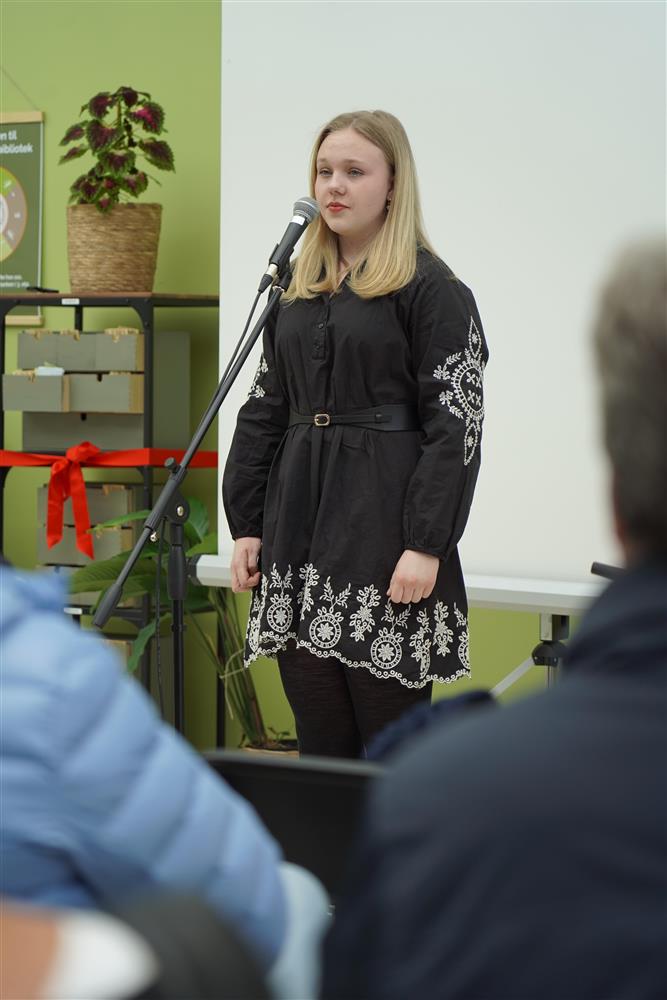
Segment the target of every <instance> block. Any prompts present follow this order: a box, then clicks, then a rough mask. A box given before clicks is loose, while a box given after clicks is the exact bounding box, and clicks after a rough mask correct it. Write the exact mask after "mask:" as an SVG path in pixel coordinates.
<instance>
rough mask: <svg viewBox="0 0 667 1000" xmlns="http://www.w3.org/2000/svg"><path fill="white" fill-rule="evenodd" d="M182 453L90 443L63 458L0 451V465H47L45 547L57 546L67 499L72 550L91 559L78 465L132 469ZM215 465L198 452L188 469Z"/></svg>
mask: <svg viewBox="0 0 667 1000" xmlns="http://www.w3.org/2000/svg"><path fill="white" fill-rule="evenodd" d="M184 454H185V452H184V451H170V450H169V449H168V448H133V449H129V450H127V451H106V452H105V451H100V449H99V448H98V447H97V446H96V445H94V444H91V443H90V441H82V442H81V444H77V445H75V446H74V447H73V448H68V449H67V451H66V452H65V454H64V455H48V454H39V453H36V452H34V453H33V452H25V451H7V450H5V449H0V466H10V467H13V466H24V467H25V466H35V465H50V466H51V479H50V480H49V493H48V504H47V518H46V541H47V545H48V547H49V548H52V547H53V546H54V545H57V544H58V542H59V541H60V540H61V538H62V537H63V507H64V504H65V500H67V498H68V497H70V496H71V498H72V511H73V513H74V525H75V528H76V547H77V549H78V550H79V551H80V552H83V553H84V555H87V556H90V558H91V559H93V558H94V555H93V537H92V535H91V534H90V530H89V529H90V515H89V513H88V502H87V500H86V484H85V481H84V478H83V472H82V471H81V466H83V465H87V466H97V467H98V468H99V467H104V466H107V467H112V468H114V467H115V468H122V467H136V466H138V465H164V463H165V462H166V460H167V459H168V458H169V457H173V458H174V459H176V461H177V462H180V460H181V459H182V458H183V455H184ZM217 464H218V456H217V453H216V452H215V451H199V452H197V454H196V455H195V456H194V457H193V459H192V461H191V462H190V467H191V468H200V469H202V468H209V469H210V468H214V467H215V466H216V465H217Z"/></svg>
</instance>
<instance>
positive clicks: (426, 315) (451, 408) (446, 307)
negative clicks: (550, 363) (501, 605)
mask: <svg viewBox="0 0 667 1000" xmlns="http://www.w3.org/2000/svg"><path fill="white" fill-rule="evenodd" d="M407 327H408V333H409V336H410V339H411V349H412V358H413V366H414V374H415V378H416V380H417V387H418V389H417V391H418V409H419V416H420V420H421V424H422V429H423V434H424V436H423V440H422V452H421V456H420V459H419V461H418V463H417V466H416V469H415V471H414V474H413V476H412V478H411V480H410V482H409V484H408V489H407V492H406V498H405V505H404V511H403V532H404V541H405V547H406V548H409V549H416V550H417V551H420V552H428V553H430V554H431V555H435V556H438V557H439V558H440V559H446V558H447V557H448V556H449V555H450V553H451V552H452V551H453V549H454V548H455V546H456V545H457V543H458V541H459V540H460V538H461V535H462V534H463V529H464V528H465V524H466V521H467V518H468V514H469V512H470V507H471V504H472V498H473V493H474V489H475V483H476V480H477V474H478V471H479V464H480V447H481V436H482V420H483V416H484V405H483V394H482V378H483V373H484V367H485V365H486V361H487V358H488V351H487V348H486V343H485V340H484V333H483V330H482V324H481V321H480V318H479V314H478V312H477V307H476V305H475V300H474V298H473V295H472V293H471V291H470V290H469V289H468V288H466V286H465V285H464V284H462V282H460V281H459V280H458V279H457V278H456V277H455V276H454V275H453V274H452V273H451V272H450V271H448V269H447V268H446V267H445V265H443V264H442V263H441V262H440V261H438V260H436V259H435V258H430V259H429V260H428V261H425V262H424V261H422V264H421V267H420V273H419V275H418V277H417V279H416V283H415V291H414V295H413V297H412V300H411V302H410V303H409V308H408V315H407Z"/></svg>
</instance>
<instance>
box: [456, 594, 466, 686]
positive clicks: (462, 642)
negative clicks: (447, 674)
mask: <svg viewBox="0 0 667 1000" xmlns="http://www.w3.org/2000/svg"><path fill="white" fill-rule="evenodd" d="M454 614H455V615H456V621H457V622H458V625H459V627H460V629H461V631H460V633H459V660H460V661H461V664H462V665H463V669H464V670H468V671H469V670H470V654H469V650H468V621H467V619H466V616H465V615H464V614H463V612H462V611H459V609H458V608H457V607H456V605H454Z"/></svg>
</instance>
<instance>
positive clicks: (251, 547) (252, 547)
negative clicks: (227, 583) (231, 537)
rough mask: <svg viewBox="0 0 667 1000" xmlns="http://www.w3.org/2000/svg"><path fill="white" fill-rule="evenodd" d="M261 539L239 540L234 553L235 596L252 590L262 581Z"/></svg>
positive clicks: (232, 567)
mask: <svg viewBox="0 0 667 1000" xmlns="http://www.w3.org/2000/svg"><path fill="white" fill-rule="evenodd" d="M261 547H262V539H261V538H237V539H236V541H235V542H234V552H233V553H232V565H231V570H232V590H233V591H234V593H235V594H239V593H241V591H242V590H252V588H253V587H256V586H257V584H258V583H259V581H260V578H261V575H262V574H261V573H260V572H259V562H258V557H259V550H260V549H261Z"/></svg>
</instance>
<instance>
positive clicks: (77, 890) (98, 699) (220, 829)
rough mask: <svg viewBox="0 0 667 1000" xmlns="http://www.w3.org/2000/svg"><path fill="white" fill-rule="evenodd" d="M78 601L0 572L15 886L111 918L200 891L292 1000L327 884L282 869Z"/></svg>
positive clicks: (8, 856)
mask: <svg viewBox="0 0 667 1000" xmlns="http://www.w3.org/2000/svg"><path fill="white" fill-rule="evenodd" d="M65 599H66V594H65V591H64V589H63V583H62V581H60V580H59V579H58V578H57V577H52V576H50V575H46V574H43V575H40V574H34V573H30V574H28V573H23V572H18V571H15V570H13V569H12V568H10V567H9V566H8V565H7V564H2V565H0V648H1V649H2V658H1V665H0V782H1V789H2V803H1V806H2V808H1V810H0V838H1V840H2V853H3V863H2V872H1V878H2V881H1V884H0V891H1V892H2V894H3V896H5V897H10V898H13V899H15V900H23V901H26V902H31V903H39V904H42V905H47V906H54V907H84V908H100V909H109V908H112V907H114V906H118V905H119V904H120V903H122V902H125V901H128V900H129V899H131V898H132V897H137V896H143V895H146V894H147V893H153V892H156V891H158V890H161V889H162V890H173V891H177V890H178V891H189V892H191V893H196V894H198V895H200V896H201V897H202V899H204V900H205V901H206V902H207V903H208V904H209V905H210V906H211V907H212V908H213V909H214V910H216V911H217V912H219V913H220V914H221V915H222V917H223V918H224V919H225V920H226V922H227V923H228V924H229V925H230V926H231V927H232V928H234V929H235V930H236V931H237V932H238V933H239V935H240V936H241V937H242V939H243V940H244V941H245V942H246V944H247V945H248V947H249V948H250V949H251V951H252V952H253V954H254V955H255V956H256V958H257V960H258V962H259V963H260V965H261V967H262V968H263V969H264V970H265V971H269V970H271V971H270V976H273V975H274V974H275V975H277V977H278V979H277V981H273V982H272V985H273V988H274V991H275V992H276V993H277V994H279V995H281V994H282V993H283V992H285V991H286V994H285V995H289V991H290V990H293V989H294V982H295V981H294V980H293V978H292V976H293V974H296V975H297V977H300V975H301V971H302V968H303V967H304V965H307V964H308V963H307V961H306V958H307V956H306V955H305V954H304V949H303V947H302V946H303V945H304V942H305V943H306V944H307V946H308V947H310V946H311V945H312V947H313V948H315V942H316V938H317V934H318V933H320V932H321V931H322V929H323V926H324V922H325V919H326V912H327V900H326V895H325V893H324V890H323V889H322V888H321V886H320V884H319V882H317V880H316V879H315V878H314V876H311V875H310V874H309V873H308V872H306V871H305V870H303V869H300V868H297V867H296V866H293V865H286V864H283V863H282V862H281V855H280V850H279V848H278V846H277V844H276V843H275V841H274V840H273V839H272V837H271V836H270V835H269V833H268V832H267V830H266V829H265V828H264V826H263V825H262V823H261V822H260V820H259V819H258V817H257V815H256V814H255V812H254V810H253V809H252V807H251V806H250V805H249V804H248V803H247V802H246V801H245V800H244V799H242V798H241V797H240V796H238V795H237V794H236V793H235V792H234V791H232V789H230V788H229V787H228V786H227V785H226V784H225V783H224V782H222V781H221V780H220V779H219V778H218V777H217V775H215V774H214V773H213V771H212V770H211V769H210V768H209V767H208V765H207V764H206V763H205V762H204V761H203V760H202V759H201V758H200V757H199V756H198V754H196V753H195V751H194V750H193V749H192V748H191V747H190V746H189V745H188V744H187V743H186V742H185V740H183V739H182V738H181V737H180V736H179V735H178V734H177V733H176V732H174V730H172V729H171V728H170V727H169V726H167V725H165V724H164V723H162V722H161V721H160V719H159V718H158V716H157V714H156V712H155V709H154V707H153V703H152V702H151V701H150V699H149V698H148V697H147V695H146V694H145V692H144V691H143V690H142V689H141V687H140V686H139V685H138V684H137V683H136V682H135V681H134V680H133V679H131V678H130V677H128V676H127V675H126V674H125V673H124V672H123V670H122V668H121V665H120V664H119V663H118V662H117V658H116V656H115V654H114V653H113V652H112V651H111V650H110V649H109V648H108V647H106V646H105V645H104V644H103V643H102V642H101V640H100V638H99V636H98V635H96V634H94V633H92V632H88V631H86V630H82V629H79V628H77V627H76V626H74V625H73V624H72V622H71V621H70V620H69V619H68V618H67V617H66V616H65V615H64V614H63V610H62V609H63V606H64V603H65ZM302 931H303V932H304V933H305V934H306V939H304V937H303V934H302V933H301V932H302ZM295 940H297V941H300V942H301V945H300V947H299V949H297V951H300V952H301V954H300V955H299V954H298V953H295V949H294V941H295ZM298 981H299V982H301V979H300V978H298ZM290 984H291V985H290Z"/></svg>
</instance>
